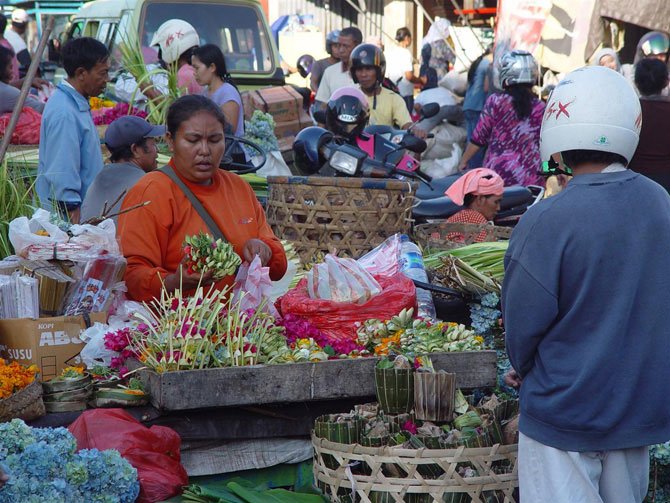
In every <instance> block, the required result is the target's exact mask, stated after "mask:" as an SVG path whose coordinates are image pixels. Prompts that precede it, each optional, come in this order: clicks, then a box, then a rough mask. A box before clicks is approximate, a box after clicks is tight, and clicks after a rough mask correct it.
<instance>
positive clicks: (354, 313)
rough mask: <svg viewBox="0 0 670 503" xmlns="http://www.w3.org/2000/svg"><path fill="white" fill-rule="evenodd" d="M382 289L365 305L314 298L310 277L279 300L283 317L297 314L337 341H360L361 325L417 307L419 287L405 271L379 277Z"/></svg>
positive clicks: (301, 281)
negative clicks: (359, 328) (309, 283)
mask: <svg viewBox="0 0 670 503" xmlns="http://www.w3.org/2000/svg"><path fill="white" fill-rule="evenodd" d="M375 279H376V280H377V282H378V283H379V286H380V287H381V289H382V292H381V293H380V294H379V295H376V296H374V297H372V299H370V300H369V301H368V302H366V303H365V304H362V305H359V304H353V303H342V302H334V301H332V300H324V299H312V298H310V296H309V294H308V293H307V279H306V278H305V279H302V280H300V282H299V283H298V285H297V286H296V287H295V288H294V289H293V290H290V291H289V292H288V293H287V294H286V295H284V296H283V297H281V298H280V299H279V300H278V301H277V307H278V308H279V311H280V314H281V315H282V316H284V315H286V314H293V315H296V316H301V317H303V318H306V319H307V320H309V322H310V323H311V324H312V325H314V326H315V327H316V328H318V329H319V330H320V331H321V332H323V333H324V334H325V335H326V336H327V337H329V338H332V339H334V340H342V341H354V340H356V337H357V335H356V330H357V324H360V323H362V322H364V321H366V320H369V319H379V320H389V319H391V318H392V317H393V316H395V315H397V314H398V313H399V312H400V311H402V310H403V309H406V308H413V307H415V306H416V288H415V287H414V283H413V282H412V280H411V279H409V278H408V277H407V276H405V275H404V274H402V273H398V274H395V275H393V276H376V277H375Z"/></svg>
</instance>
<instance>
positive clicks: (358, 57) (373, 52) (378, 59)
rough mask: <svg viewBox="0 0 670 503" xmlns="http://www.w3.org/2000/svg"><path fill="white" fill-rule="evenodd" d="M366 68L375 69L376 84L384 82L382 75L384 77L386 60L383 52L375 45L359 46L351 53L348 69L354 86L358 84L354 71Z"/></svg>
mask: <svg viewBox="0 0 670 503" xmlns="http://www.w3.org/2000/svg"><path fill="white" fill-rule="evenodd" d="M366 66H373V67H375V68H376V70H377V82H379V83H381V82H383V81H384V75H386V58H385V57H384V52H383V51H382V50H381V49H380V48H379V47H377V46H376V45H372V44H361V45H359V46H357V47H356V48H354V50H353V51H351V56H350V63H349V68H350V72H351V78H352V79H354V82H355V83H356V84H358V79H357V78H356V70H357V69H359V68H365V67H366Z"/></svg>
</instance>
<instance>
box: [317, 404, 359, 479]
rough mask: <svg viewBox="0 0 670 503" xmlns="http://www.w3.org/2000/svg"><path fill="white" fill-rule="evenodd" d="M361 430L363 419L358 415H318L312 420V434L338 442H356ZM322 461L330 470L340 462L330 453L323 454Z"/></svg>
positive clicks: (334, 468)
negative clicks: (344, 416) (349, 416)
mask: <svg viewBox="0 0 670 503" xmlns="http://www.w3.org/2000/svg"><path fill="white" fill-rule="evenodd" d="M362 432H363V419H361V418H359V417H352V418H346V419H345V418H343V417H342V416H341V415H338V414H327V415H325V416H319V417H317V418H316V420H315V421H314V434H315V435H316V436H317V437H319V438H325V439H326V440H329V441H331V442H337V443H338V444H358V443H360V440H361V435H362ZM323 462H324V463H325V465H326V467H328V468H330V469H331V470H336V469H337V468H339V466H340V464H339V463H338V462H337V460H336V459H335V458H334V457H333V456H332V455H331V454H324V455H323Z"/></svg>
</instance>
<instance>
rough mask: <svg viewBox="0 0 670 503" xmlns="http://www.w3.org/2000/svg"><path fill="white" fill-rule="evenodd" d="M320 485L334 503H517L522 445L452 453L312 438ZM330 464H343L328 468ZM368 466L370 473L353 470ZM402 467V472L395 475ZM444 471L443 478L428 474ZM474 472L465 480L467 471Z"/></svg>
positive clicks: (452, 451) (315, 473)
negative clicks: (393, 469)
mask: <svg viewBox="0 0 670 503" xmlns="http://www.w3.org/2000/svg"><path fill="white" fill-rule="evenodd" d="M312 446H313V447H314V480H315V481H316V483H317V485H318V486H319V487H320V488H321V489H322V490H324V493H325V494H326V496H327V497H328V498H330V501H333V502H341V503H344V502H350V501H356V502H360V503H371V502H375V503H376V502H383V503H387V502H388V503H391V502H392V503H407V502H409V503H444V502H447V503H466V502H468V503H469V502H472V503H490V502H496V503H516V501H517V500H516V499H515V490H516V488H517V487H518V485H519V481H518V475H517V451H518V446H517V445H516V444H514V445H500V444H495V445H493V446H491V447H465V446H460V447H457V448H451V449H429V448H419V449H406V448H403V447H400V446H398V447H391V446H383V447H364V446H362V445H359V444H354V445H346V444H340V443H336V442H330V441H329V440H326V439H324V438H318V437H317V436H315V435H312ZM325 459H329V460H333V459H334V460H337V466H334V465H332V464H330V466H328V465H327V464H326V462H325ZM361 464H366V465H367V466H368V467H369V468H370V469H369V470H365V471H363V473H361V471H358V470H356V469H353V468H352V467H356V466H360V465H361ZM388 466H399V467H401V468H402V471H401V472H400V473H397V472H396V473H389V472H388V470H387V468H386V467H388ZM436 467H439V472H440V475H439V476H436V477H435V478H432V477H431V478H428V477H426V476H424V475H423V474H422V473H427V472H428V471H431V472H432V471H433V470H434V469H435V468H436ZM465 469H467V470H468V472H469V475H468V476H465V475H463V473H464V470H465Z"/></svg>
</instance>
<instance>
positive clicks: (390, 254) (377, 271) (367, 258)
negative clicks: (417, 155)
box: [358, 168, 423, 276]
mask: <svg viewBox="0 0 670 503" xmlns="http://www.w3.org/2000/svg"><path fill="white" fill-rule="evenodd" d="M422 169H423V168H422ZM400 246H401V241H400V234H394V235H393V236H391V237H389V238H386V241H384V242H383V243H382V244H380V245H379V246H377V247H376V248H375V249H373V250H371V251H369V252H368V253H366V254H365V255H363V256H362V257H361V258H359V259H358V263H359V264H360V265H362V266H363V267H365V270H366V271H368V272H369V273H370V274H374V275H376V276H393V275H394V274H398V272H399V271H400V269H399V267H398V263H399V262H400Z"/></svg>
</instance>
